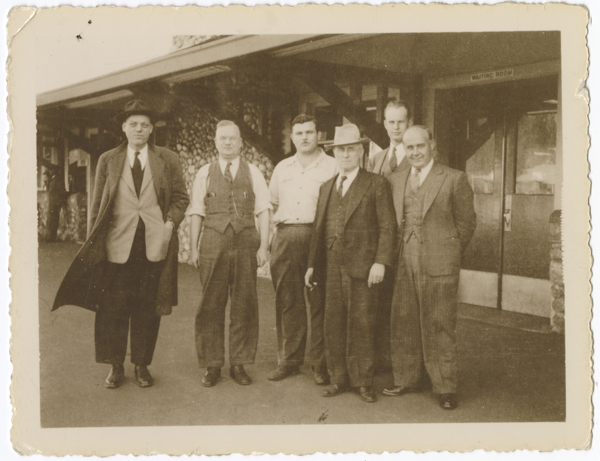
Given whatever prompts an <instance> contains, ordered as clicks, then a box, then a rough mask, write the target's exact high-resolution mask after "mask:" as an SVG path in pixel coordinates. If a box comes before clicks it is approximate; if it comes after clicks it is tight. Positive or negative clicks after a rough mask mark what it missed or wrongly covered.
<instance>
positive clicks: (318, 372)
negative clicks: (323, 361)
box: [312, 367, 329, 386]
mask: <svg viewBox="0 0 600 461" xmlns="http://www.w3.org/2000/svg"><path fill="white" fill-rule="evenodd" d="M312 372H313V378H314V380H315V383H317V384H318V385H319V386H323V385H325V384H329V373H328V372H327V369H326V368H322V367H313V369H312Z"/></svg>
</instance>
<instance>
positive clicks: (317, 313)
mask: <svg viewBox="0 0 600 461" xmlns="http://www.w3.org/2000/svg"><path fill="white" fill-rule="evenodd" d="M311 235H312V226H309V225H306V226H282V227H279V228H278V229H277V232H276V233H275V235H274V237H273V241H272V243H271V277H272V279H273V287H274V289H275V324H276V328H277V358H278V364H279V365H296V366H298V365H302V364H303V363H304V354H305V349H306V341H307V330H308V326H307V313H306V311H307V308H306V298H307V299H308V304H309V307H310V345H309V349H308V356H309V361H310V364H311V365H312V366H313V367H325V366H326V360H325V340H324V337H323V316H324V310H325V305H324V304H325V297H324V291H323V287H321V286H315V287H314V288H313V289H312V290H306V289H305V286H304V275H305V274H306V269H307V261H308V250H309V246H310V238H311ZM305 291H306V298H305Z"/></svg>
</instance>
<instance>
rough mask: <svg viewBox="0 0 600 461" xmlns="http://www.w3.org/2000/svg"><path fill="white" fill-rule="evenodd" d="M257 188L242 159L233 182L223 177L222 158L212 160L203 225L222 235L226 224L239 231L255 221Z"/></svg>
mask: <svg viewBox="0 0 600 461" xmlns="http://www.w3.org/2000/svg"><path fill="white" fill-rule="evenodd" d="M254 201H255V196H254V190H253V187H252V176H251V173H250V167H249V166H248V164H247V163H246V162H245V161H244V160H242V159H241V158H240V165H239V167H238V171H237V174H236V175H235V178H234V180H233V183H231V184H229V181H227V179H225V176H223V172H222V171H221V167H220V165H219V161H218V160H217V161H215V162H213V163H212V164H211V165H210V167H209V170H208V177H207V178H206V196H205V198H204V203H205V205H206V216H205V217H204V225H205V226H206V227H208V228H210V229H214V230H216V231H217V232H220V233H221V234H222V233H224V232H225V229H227V226H230V225H231V227H232V228H233V231H234V232H235V233H236V234H238V233H240V232H241V231H242V230H244V229H247V228H249V227H255V223H254Z"/></svg>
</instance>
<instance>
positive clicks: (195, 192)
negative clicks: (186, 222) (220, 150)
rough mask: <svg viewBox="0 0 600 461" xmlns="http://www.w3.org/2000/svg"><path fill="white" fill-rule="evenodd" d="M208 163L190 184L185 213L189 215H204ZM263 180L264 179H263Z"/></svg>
mask: <svg viewBox="0 0 600 461" xmlns="http://www.w3.org/2000/svg"><path fill="white" fill-rule="evenodd" d="M209 167H210V164H209V165H204V166H203V167H202V168H200V170H199V171H198V173H196V179H195V180H194V185H193V186H192V198H191V200H190V207H189V208H188V210H187V212H186V214H187V215H188V216H191V215H193V214H197V215H200V216H206V206H205V205H204V196H205V195H206V177H207V176H208V168H209ZM263 181H264V180H263Z"/></svg>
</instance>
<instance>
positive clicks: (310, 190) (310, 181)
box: [269, 149, 337, 224]
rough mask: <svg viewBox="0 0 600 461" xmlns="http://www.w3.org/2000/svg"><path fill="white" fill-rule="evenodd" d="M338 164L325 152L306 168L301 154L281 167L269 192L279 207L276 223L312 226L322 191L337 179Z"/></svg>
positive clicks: (274, 176)
mask: <svg viewBox="0 0 600 461" xmlns="http://www.w3.org/2000/svg"><path fill="white" fill-rule="evenodd" d="M336 170H337V162H336V161H335V159H334V158H333V157H330V156H329V155H327V154H326V153H325V152H323V150H322V149H321V153H320V154H319V156H318V157H317V159H316V160H315V161H314V162H312V163H311V164H310V165H307V166H306V168H304V167H303V166H302V164H301V163H300V159H299V158H298V154H296V155H294V156H292V157H290V158H286V159H285V160H282V161H281V162H279V163H278V164H277V166H276V167H275V170H274V171H273V176H272V177H271V183H270V184H269V190H270V192H271V203H272V204H273V206H276V207H278V208H277V212H276V213H275V216H274V217H273V222H275V223H288V224H310V223H312V222H313V221H314V219H315V214H316V212H317V201H318V200H319V188H320V187H321V184H323V183H324V182H326V181H328V180H329V179H331V178H333V176H334V175H335V172H336Z"/></svg>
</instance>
